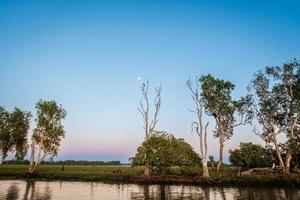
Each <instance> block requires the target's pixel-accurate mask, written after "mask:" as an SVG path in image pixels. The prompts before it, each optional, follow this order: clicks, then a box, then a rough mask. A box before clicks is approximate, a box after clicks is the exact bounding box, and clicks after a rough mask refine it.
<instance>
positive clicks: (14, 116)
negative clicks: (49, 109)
mask: <svg viewBox="0 0 300 200" xmlns="http://www.w3.org/2000/svg"><path fill="white" fill-rule="evenodd" d="M30 117H31V115H30V113H29V112H26V111H22V110H21V109H19V108H15V110H14V111H13V112H12V113H10V112H8V111H6V110H5V109H4V108H3V107H0V148H1V160H0V165H1V164H2V163H3V160H5V158H6V157H7V155H8V153H10V152H13V151H15V152H16V153H15V157H16V158H17V159H23V157H24V156H25V154H26V152H27V134H28V130H29V122H30Z"/></svg>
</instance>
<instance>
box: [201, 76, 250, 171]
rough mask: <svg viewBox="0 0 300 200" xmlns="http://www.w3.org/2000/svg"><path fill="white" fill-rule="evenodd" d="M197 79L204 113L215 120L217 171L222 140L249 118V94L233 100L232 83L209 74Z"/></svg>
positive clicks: (221, 154) (221, 161)
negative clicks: (217, 142)
mask: <svg viewBox="0 0 300 200" xmlns="http://www.w3.org/2000/svg"><path fill="white" fill-rule="evenodd" d="M199 81H200V83H201V89H202V92H201V96H202V100H203V103H204V108H205V110H206V113H207V114H208V115H209V116H213V117H214V118H215V121H216V128H215V130H214V136H215V137H217V138H218V139H219V145H220V146H219V150H220V152H219V162H218V165H217V171H218V172H219V171H220V168H221V166H222V164H223V151H224V142H225V141H226V140H228V139H230V138H231V136H232V135H233V129H234V127H236V126H239V125H243V124H246V123H247V122H249V121H250V120H251V118H252V112H251V110H250V106H251V103H252V101H251V98H250V97H249V96H247V97H242V98H241V99H240V100H238V101H234V100H233V99H232V96H231V92H232V91H233V89H234V85H233V84H232V83H231V82H229V81H224V80H221V79H217V78H214V77H213V76H212V75H210V74H208V75H206V76H202V77H201V78H200V79H199ZM238 118H239V119H238Z"/></svg>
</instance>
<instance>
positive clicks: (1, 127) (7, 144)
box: [0, 106, 13, 165]
mask: <svg viewBox="0 0 300 200" xmlns="http://www.w3.org/2000/svg"><path fill="white" fill-rule="evenodd" d="M12 148H13V138H12V136H11V132H10V124H9V112H7V111H6V110H5V108H3V107H1V106H0V149H1V160H0V165H2V163H3V160H5V158H6V157H7V155H8V153H9V152H10V151H11V150H12Z"/></svg>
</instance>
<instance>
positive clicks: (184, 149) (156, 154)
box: [131, 132, 201, 174]
mask: <svg viewBox="0 0 300 200" xmlns="http://www.w3.org/2000/svg"><path fill="white" fill-rule="evenodd" d="M131 161H132V165H133V166H142V165H144V164H145V163H148V164H149V165H150V167H151V168H155V169H157V170H158V171H160V172H161V173H162V174H164V173H165V172H166V170H167V169H168V168H169V167H171V166H180V167H187V166H192V165H198V164H201V159H200V157H199V156H198V154H197V153H195V152H194V151H193V148H192V147H191V146H190V145H189V144H188V143H186V142H185V141H184V140H183V139H176V138H175V137H174V136H173V135H171V134H168V133H166V132H155V133H153V134H152V136H151V137H150V138H149V139H148V140H146V141H145V142H143V144H142V145H141V146H140V147H138V149H137V153H136V155H135V156H134V157H133V158H131Z"/></svg>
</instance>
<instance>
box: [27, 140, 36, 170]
mask: <svg viewBox="0 0 300 200" xmlns="http://www.w3.org/2000/svg"><path fill="white" fill-rule="evenodd" d="M30 147H31V152H30V166H29V170H28V172H29V173H33V171H32V170H33V167H34V153H35V150H34V148H35V142H34V141H32V143H31V145H30Z"/></svg>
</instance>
